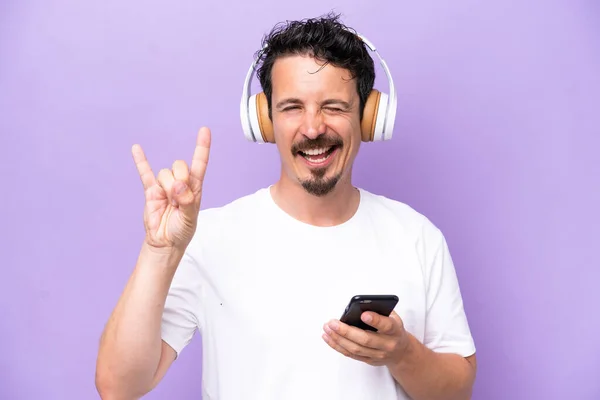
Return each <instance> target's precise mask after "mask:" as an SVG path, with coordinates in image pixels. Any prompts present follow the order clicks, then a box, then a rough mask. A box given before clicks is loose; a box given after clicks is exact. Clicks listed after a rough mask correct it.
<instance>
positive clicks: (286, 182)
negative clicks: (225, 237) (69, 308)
mask: <svg viewBox="0 0 600 400" xmlns="http://www.w3.org/2000/svg"><path fill="white" fill-rule="evenodd" d="M272 81H273V89H274V90H273V96H272V104H273V106H274V108H273V113H272V115H273V125H274V132H275V139H276V146H277V149H278V151H279V153H280V156H281V176H280V178H279V180H278V181H277V182H276V183H275V184H274V185H273V186H272V196H273V199H274V201H275V202H276V203H277V204H278V205H279V206H280V207H281V208H282V209H283V210H284V211H286V212H287V213H288V214H290V215H291V216H293V217H295V218H296V219H298V220H300V221H303V222H305V223H308V224H313V225H317V226H333V225H337V224H340V223H342V222H344V221H346V220H348V219H349V218H351V217H352V215H353V214H354V213H355V212H356V210H357V208H358V204H359V193H358V191H357V189H356V188H355V187H353V185H352V180H351V177H352V165H353V163H354V160H355V158H356V156H357V154H358V151H359V147H360V142H361V135H360V118H359V109H358V107H359V97H358V93H357V91H356V84H355V82H354V81H352V80H351V79H350V75H349V73H348V72H347V71H345V70H342V69H339V68H336V67H334V66H331V65H324V64H323V63H322V62H319V61H317V60H315V59H313V58H311V57H306V56H292V57H285V58H281V59H279V60H277V61H276V62H275V64H274V66H273V70H272ZM292 99H293V100H292ZM323 138H326V139H327V141H329V142H330V143H337V144H338V145H339V146H338V149H337V152H336V154H335V155H334V156H333V157H334V158H333V159H332V162H331V163H330V164H329V165H328V166H327V168H325V169H323V168H320V169H318V168H317V169H316V168H312V167H310V166H308V165H307V164H306V163H305V162H304V161H303V160H302V159H301V158H300V156H299V155H298V154H295V153H294V152H292V149H296V148H298V147H299V148H302V147H304V146H307V145H310V144H311V143H313V142H314V141H315V140H322V139H323ZM210 144H211V133H210V131H209V129H208V128H202V129H201V130H200V132H199V133H198V137H197V140H196V146H195V149H194V151H193V157H192V162H191V165H190V167H188V165H187V164H186V162H185V161H183V160H177V161H175V162H174V163H173V165H172V168H171V169H163V170H161V171H160V172H159V173H158V174H157V175H155V174H154V173H153V171H152V169H151V167H150V164H149V162H148V160H147V159H146V156H145V155H144V152H143V150H142V148H141V146H139V145H135V146H133V148H132V155H133V159H134V162H135V164H136V167H137V169H138V172H139V174H140V179H141V182H142V186H143V188H144V193H145V198H146V203H145V208H144V226H145V230H146V237H145V240H144V242H143V244H142V246H141V249H140V253H139V256H138V260H137V263H136V265H135V268H134V270H133V272H132V274H131V276H130V278H129V281H128V282H127V284H126V286H125V289H124V291H123V294H122V295H121V297H120V298H119V300H118V302H117V305H116V307H115V309H114V310H113V312H112V314H111V316H110V318H109V320H108V322H107V324H106V326H105V329H104V331H103V333H102V337H101V340H100V347H99V351H98V358H97V364H96V388H97V390H98V392H99V394H100V396H101V398H102V399H105V400H121V399H124V400H125V399H127V400H130V399H139V398H141V397H142V396H144V395H145V394H146V393H148V392H150V391H151V390H152V389H153V388H154V387H156V385H158V383H159V382H160V381H161V380H162V378H163V377H164V376H165V374H166V372H167V371H168V369H169V368H170V366H171V365H172V363H173V361H174V360H175V357H176V354H175V351H174V350H173V349H172V348H171V347H170V346H169V345H167V344H166V343H165V342H163V341H162V340H161V336H160V324H161V317H162V310H163V308H164V304H165V300H166V297H167V293H168V290H169V287H170V284H171V282H172V279H173V276H174V274H175V271H176V268H177V265H178V264H179V262H180V260H181V258H182V257H183V254H184V252H185V249H186V247H187V246H188V245H189V243H190V241H191V239H192V236H193V234H194V232H195V230H196V221H197V217H198V212H199V210H200V204H201V199H202V184H203V181H204V176H205V173H206V169H207V165H208V160H209V152H210ZM332 182H335V184H333V183H332ZM307 188H309V189H310V190H307ZM311 190H312V191H313V193H311ZM315 190H317V191H318V195H316V194H314V191H315ZM367 315H370V314H369V313H365V314H364V315H363V318H365V317H366V316H367ZM371 316H372V317H373V320H372V321H371V322H368V321H366V320H365V322H367V323H369V324H371V325H373V326H375V327H376V328H378V329H379V331H378V332H377V333H372V332H366V331H362V330H360V329H357V328H354V327H350V326H347V325H345V324H343V323H341V322H339V321H337V320H332V321H329V322H328V323H327V324H325V325H324V326H323V329H324V333H323V339H324V340H325V341H326V342H327V343H328V344H329V345H330V346H331V348H332V351H338V352H340V353H341V354H344V355H345V356H347V357H351V358H354V359H356V360H358V361H360V362H365V363H368V364H370V365H384V366H386V367H387V368H388V369H389V371H390V373H391V374H392V376H393V377H394V378H395V379H396V381H398V382H399V384H400V385H402V386H403V387H404V388H405V390H406V391H407V392H408V393H409V395H410V396H411V397H412V398H413V399H415V400H420V399H442V398H443V399H468V398H470V395H471V390H472V385H473V381H474V378H475V369H476V361H475V356H472V357H469V358H467V359H465V358H462V357H460V356H458V355H454V354H436V353H434V352H432V351H431V350H429V349H427V348H425V347H424V346H423V345H422V344H420V343H419V342H418V341H417V340H416V339H415V338H414V337H413V336H412V335H410V334H409V333H408V332H406V331H405V330H404V327H403V324H402V321H401V319H400V317H398V315H396V314H392V315H391V316H390V317H389V318H386V317H381V316H378V315H371Z"/></svg>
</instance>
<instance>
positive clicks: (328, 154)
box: [298, 145, 339, 165]
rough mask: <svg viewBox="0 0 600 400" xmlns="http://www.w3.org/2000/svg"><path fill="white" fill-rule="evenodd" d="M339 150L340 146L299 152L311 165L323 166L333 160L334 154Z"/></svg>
mask: <svg viewBox="0 0 600 400" xmlns="http://www.w3.org/2000/svg"><path fill="white" fill-rule="evenodd" d="M338 148H339V146H337V145H335V146H328V147H321V148H318V149H310V150H304V151H299V152H298V154H299V155H300V156H302V158H304V159H305V160H306V161H307V162H308V163H309V164H311V165H323V164H326V163H327V162H328V161H329V160H330V159H331V158H333V154H334V153H335V151H336V150H337V149H338Z"/></svg>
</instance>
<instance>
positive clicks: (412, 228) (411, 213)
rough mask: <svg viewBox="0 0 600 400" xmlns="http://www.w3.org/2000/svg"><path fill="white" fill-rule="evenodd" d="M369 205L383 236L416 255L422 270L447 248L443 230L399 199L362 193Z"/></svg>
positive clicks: (369, 209) (368, 211) (372, 217)
mask: <svg viewBox="0 0 600 400" xmlns="http://www.w3.org/2000/svg"><path fill="white" fill-rule="evenodd" d="M361 193H362V195H363V196H364V197H365V200H366V204H367V207H366V209H367V213H368V217H369V219H371V220H372V221H374V222H373V223H374V224H376V227H377V230H378V231H379V232H385V237H387V238H388V239H387V240H389V241H390V243H393V244H394V245H396V246H401V247H404V248H405V249H406V250H408V251H410V252H414V254H416V256H417V258H418V259H419V261H420V263H421V266H422V267H423V268H425V267H426V266H427V265H430V263H431V260H432V259H434V258H435V257H436V254H439V252H440V251H442V252H446V251H448V250H447V247H446V246H447V245H446V239H445V237H444V234H443V233H442V231H441V229H440V228H438V226H437V225H436V224H435V223H434V222H432V220H431V219H430V218H429V217H427V216H426V215H424V214H423V213H422V212H420V211H418V210H416V209H415V208H414V207H412V206H410V205H408V204H406V203H404V202H402V201H399V200H395V199H391V198H389V197H385V196H382V195H378V194H374V193H370V192H368V191H365V190H362V189H361Z"/></svg>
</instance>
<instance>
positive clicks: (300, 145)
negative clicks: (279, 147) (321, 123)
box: [292, 136, 343, 155]
mask: <svg viewBox="0 0 600 400" xmlns="http://www.w3.org/2000/svg"><path fill="white" fill-rule="evenodd" d="M342 145H343V142H342V139H340V138H339V137H331V136H319V137H318V138H316V139H305V140H302V141H301V142H297V143H294V144H293V145H292V154H294V155H296V154H298V153H300V152H304V151H307V150H314V149H321V148H323V147H333V146H342Z"/></svg>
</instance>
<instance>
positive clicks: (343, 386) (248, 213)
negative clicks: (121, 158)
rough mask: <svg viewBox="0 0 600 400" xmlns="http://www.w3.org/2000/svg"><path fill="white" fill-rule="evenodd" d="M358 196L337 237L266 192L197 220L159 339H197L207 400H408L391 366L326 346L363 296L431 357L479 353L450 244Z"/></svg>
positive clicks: (407, 211)
mask: <svg viewBox="0 0 600 400" xmlns="http://www.w3.org/2000/svg"><path fill="white" fill-rule="evenodd" d="M360 196H361V200H360V205H359V207H358V210H357V212H356V214H355V215H354V216H353V217H352V218H351V219H350V220H348V221H347V222H345V223H343V224H341V225H338V226H334V227H316V226H312V225H309V224H305V223H302V222H299V221H298V220H296V219H294V218H292V217H291V216H289V215H288V214H287V213H285V212H284V211H283V210H281V209H280V208H279V207H278V206H277V205H276V203H275V202H274V201H273V199H272V197H271V194H270V190H269V188H263V189H261V190H259V191H257V192H256V193H253V194H251V195H248V196H245V197H242V198H240V199H238V200H236V201H234V202H232V203H230V204H228V205H226V206H224V207H219V208H213V209H206V210H203V211H201V212H200V215H199V218H198V228H197V231H196V234H195V235H194V238H193V240H192V242H191V243H190V245H189V246H188V249H187V252H186V254H185V256H184V258H183V260H182V262H181V265H180V266H179V268H178V270H177V272H176V274H175V277H174V280H173V283H172V286H171V288H170V291H169V295H168V297H167V301H166V306H165V310H164V315H163V320H162V338H163V340H165V341H166V342H167V343H168V344H169V345H171V346H172V347H173V348H174V349H175V351H176V352H177V353H178V354H179V353H180V352H181V351H182V350H183V348H184V347H185V346H186V345H187V344H188V343H189V342H190V340H191V339H192V336H193V335H194V333H195V331H196V330H198V331H199V332H200V334H201V337H202V345H203V369H202V382H203V384H202V387H203V390H202V391H203V393H202V394H203V397H202V398H203V399H204V400H217V399H218V400H241V399H244V400H251V399H256V400H296V399H298V400H300V399H301V400H306V399H311V400H318V399H327V400H354V399H356V400H365V399H369V400H377V399H381V400H396V399H408V396H407V395H406V394H405V393H404V391H403V390H402V389H401V387H400V386H399V385H398V384H396V383H395V381H394V379H393V377H392V376H391V375H390V373H389V372H388V370H387V368H386V367H373V366H371V365H369V364H366V363H363V362H360V361H356V360H353V359H351V358H347V357H345V356H343V355H342V354H340V353H338V352H336V351H335V350H333V349H332V348H330V347H329V346H328V345H327V344H326V343H325V342H324V341H323V339H322V337H321V336H322V334H323V324H325V323H326V322H327V321H329V320H330V319H332V318H340V316H341V314H342V312H343V311H344V308H345V307H346V305H347V303H348V301H349V300H350V298H351V297H352V296H354V295H357V294H395V295H397V296H398V297H399V299H400V301H399V303H398V305H397V307H396V309H395V311H396V312H397V313H398V315H399V316H400V317H401V318H402V319H403V321H404V324H405V328H406V329H407V330H408V331H409V332H410V333H412V334H413V335H414V336H415V337H416V338H417V339H418V340H419V341H421V342H422V343H424V344H425V345H426V346H427V347H429V348H431V349H433V350H434V351H437V352H446V353H448V352H452V353H457V354H460V355H462V356H469V355H471V354H473V353H475V346H474V342H473V339H472V337H471V333H470V330H469V326H468V323H467V318H466V316H465V313H464V309H463V302H462V298H461V293H460V289H459V284H458V281H457V277H456V273H455V269H454V266H453V263H452V260H451V257H450V254H449V251H448V247H447V245H446V241H445V239H444V237H443V235H442V233H441V232H440V231H439V230H438V229H437V228H436V227H435V226H434V225H433V224H432V223H431V222H430V221H429V220H428V219H427V218H425V217H424V216H423V215H421V214H419V213H417V212H416V211H415V210H413V209H412V208H410V207H408V206H407V205H405V204H403V203H401V202H398V201H394V200H390V199H387V198H385V197H382V196H378V195H375V194H372V193H370V192H367V191H365V190H362V189H361V190H360Z"/></svg>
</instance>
